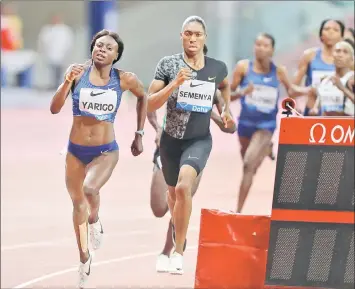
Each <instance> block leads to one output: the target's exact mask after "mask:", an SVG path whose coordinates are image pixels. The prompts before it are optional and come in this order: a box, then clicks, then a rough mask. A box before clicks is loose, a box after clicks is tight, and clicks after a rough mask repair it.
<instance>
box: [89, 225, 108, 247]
mask: <svg viewBox="0 0 355 289" xmlns="http://www.w3.org/2000/svg"><path fill="white" fill-rule="evenodd" d="M89 229H90V242H91V246H92V248H93V250H97V249H99V248H100V247H101V243H102V237H103V234H104V231H103V230H102V225H101V222H100V219H98V220H97V222H96V223H93V224H89Z"/></svg>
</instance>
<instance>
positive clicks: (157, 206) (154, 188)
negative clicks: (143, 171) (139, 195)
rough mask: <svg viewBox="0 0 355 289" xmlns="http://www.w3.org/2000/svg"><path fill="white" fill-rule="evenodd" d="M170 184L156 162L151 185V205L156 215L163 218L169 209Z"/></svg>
mask: <svg viewBox="0 0 355 289" xmlns="http://www.w3.org/2000/svg"><path fill="white" fill-rule="evenodd" d="M167 190H168V185H167V184H166V182H165V180H164V175H163V172H162V170H161V169H160V168H159V166H158V165H156V164H154V169H153V176H152V181H151V185H150V207H151V209H152V212H153V214H154V216H155V217H157V218H162V217H164V216H165V214H166V212H167V211H168V209H169V208H168V204H167V200H166V192H167Z"/></svg>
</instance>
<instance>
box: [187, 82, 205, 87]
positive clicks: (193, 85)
mask: <svg viewBox="0 0 355 289" xmlns="http://www.w3.org/2000/svg"><path fill="white" fill-rule="evenodd" d="M200 85H203V83H199V84H192V82H191V83H190V87H196V86H200Z"/></svg>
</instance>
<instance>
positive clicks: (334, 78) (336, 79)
mask: <svg viewBox="0 0 355 289" xmlns="http://www.w3.org/2000/svg"><path fill="white" fill-rule="evenodd" d="M330 81H331V82H332V83H333V84H334V85H335V86H336V87H337V88H338V89H339V90H341V91H343V90H344V85H343V84H342V83H341V81H340V78H339V77H337V76H335V75H332V76H331V77H330Z"/></svg>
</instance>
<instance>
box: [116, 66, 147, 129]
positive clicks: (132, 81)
mask: <svg viewBox="0 0 355 289" xmlns="http://www.w3.org/2000/svg"><path fill="white" fill-rule="evenodd" d="M122 80H123V81H124V82H125V83H126V85H127V88H128V90H129V91H130V92H132V93H133V94H134V95H135V96H136V97H137V106H136V111H137V131H139V130H143V129H144V123H145V119H146V117H147V95H146V93H145V91H144V86H143V83H142V82H141V81H140V80H139V79H138V77H137V76H136V75H135V74H134V73H131V72H125V73H124V74H123V75H122Z"/></svg>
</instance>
